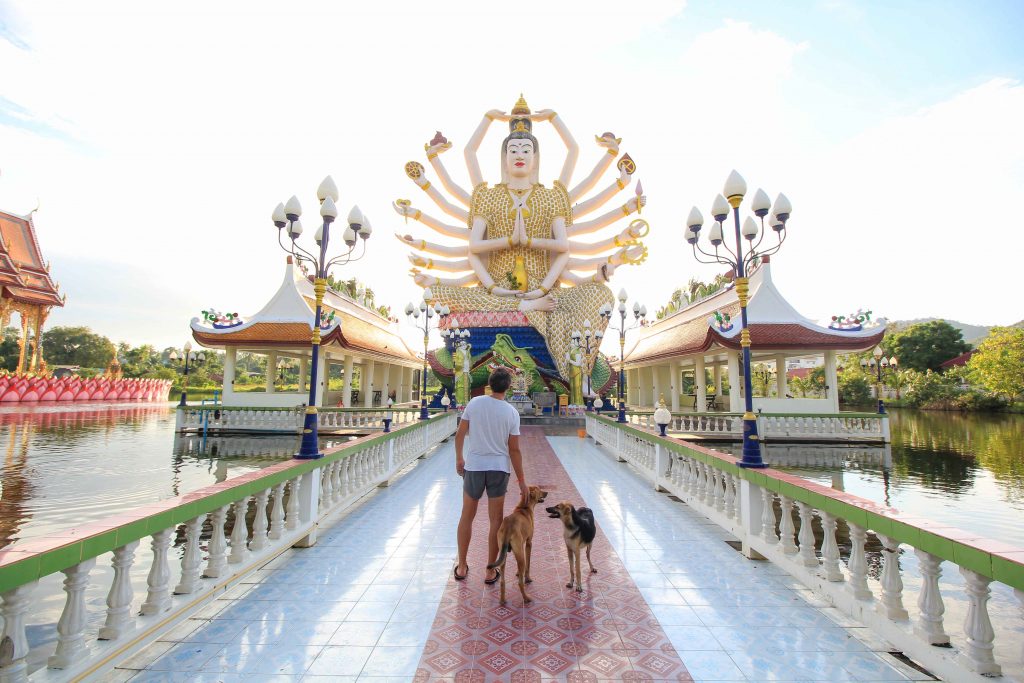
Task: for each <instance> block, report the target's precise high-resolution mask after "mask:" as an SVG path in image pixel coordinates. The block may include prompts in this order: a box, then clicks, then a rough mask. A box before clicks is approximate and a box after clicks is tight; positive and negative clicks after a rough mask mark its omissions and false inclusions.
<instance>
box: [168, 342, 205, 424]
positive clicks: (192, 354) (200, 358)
mask: <svg viewBox="0 0 1024 683" xmlns="http://www.w3.org/2000/svg"><path fill="white" fill-rule="evenodd" d="M167 359H168V360H170V361H171V362H172V363H176V362H178V361H181V363H180V368H181V372H182V374H183V375H184V377H183V378H182V380H181V401H179V402H178V407H179V408H184V407H185V406H186V405H187V401H186V399H187V396H186V392H187V391H188V371H189V370H190V369H191V368H194V367H195V366H196V365H202V364H203V363H205V362H206V354H205V353H203V352H202V351H193V350H192V342H185V348H184V349H183V351H182V354H181V355H180V356H179V355H178V351H177V349H171V352H170V354H168V356H167Z"/></svg>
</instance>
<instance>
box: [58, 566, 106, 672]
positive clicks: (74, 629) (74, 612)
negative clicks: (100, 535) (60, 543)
mask: <svg viewBox="0 0 1024 683" xmlns="http://www.w3.org/2000/svg"><path fill="white" fill-rule="evenodd" d="M95 566H96V558H95V557H91V558H89V559H88V560H83V561H81V562H79V563H78V564H76V565H74V566H72V567H68V568H67V569H65V570H63V574H64V592H65V593H66V594H67V600H66V601H65V603H64V611H63V612H61V615H60V620H59V621H58V622H57V650H56V651H55V652H54V653H53V654H52V655H50V657H49V658H47V660H46V664H47V666H49V667H50V668H51V669H66V668H67V667H68V666H70V665H71V664H72V663H73V662H74V661H75V659H76V658H78V657H81V656H82V655H83V654H84V651H85V650H86V647H87V645H86V641H85V623H86V616H87V615H86V611H85V588H86V586H87V585H89V572H90V571H92V568H93V567H95Z"/></svg>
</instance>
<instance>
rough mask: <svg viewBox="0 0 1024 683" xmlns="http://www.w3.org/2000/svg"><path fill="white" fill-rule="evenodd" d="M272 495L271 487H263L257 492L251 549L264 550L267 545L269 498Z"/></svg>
mask: <svg viewBox="0 0 1024 683" xmlns="http://www.w3.org/2000/svg"><path fill="white" fill-rule="evenodd" d="M269 497H270V489H263V490H262V491H259V492H257V493H256V496H255V498H256V519H254V520H253V522H252V542H251V543H250V544H249V549H250V550H253V551H257V550H263V549H264V548H265V547H267V498H269Z"/></svg>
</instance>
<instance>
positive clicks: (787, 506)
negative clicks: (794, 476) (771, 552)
mask: <svg viewBox="0 0 1024 683" xmlns="http://www.w3.org/2000/svg"><path fill="white" fill-rule="evenodd" d="M779 498H780V499H781V500H782V521H781V522H779V536H781V538H782V546H781V548H782V554H783V555H796V553H797V547H796V542H795V541H794V540H793V536H794V534H795V533H796V525H795V524H793V499H792V498H788V497H787V496H779Z"/></svg>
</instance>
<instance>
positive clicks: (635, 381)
mask: <svg viewBox="0 0 1024 683" xmlns="http://www.w3.org/2000/svg"><path fill="white" fill-rule="evenodd" d="M639 387H640V372H639V371H638V370H637V369H636V368H631V369H629V370H626V404H627V405H633V406H635V405H636V404H637V403H638V402H639V396H640V395H639V393H638V391H639Z"/></svg>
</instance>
